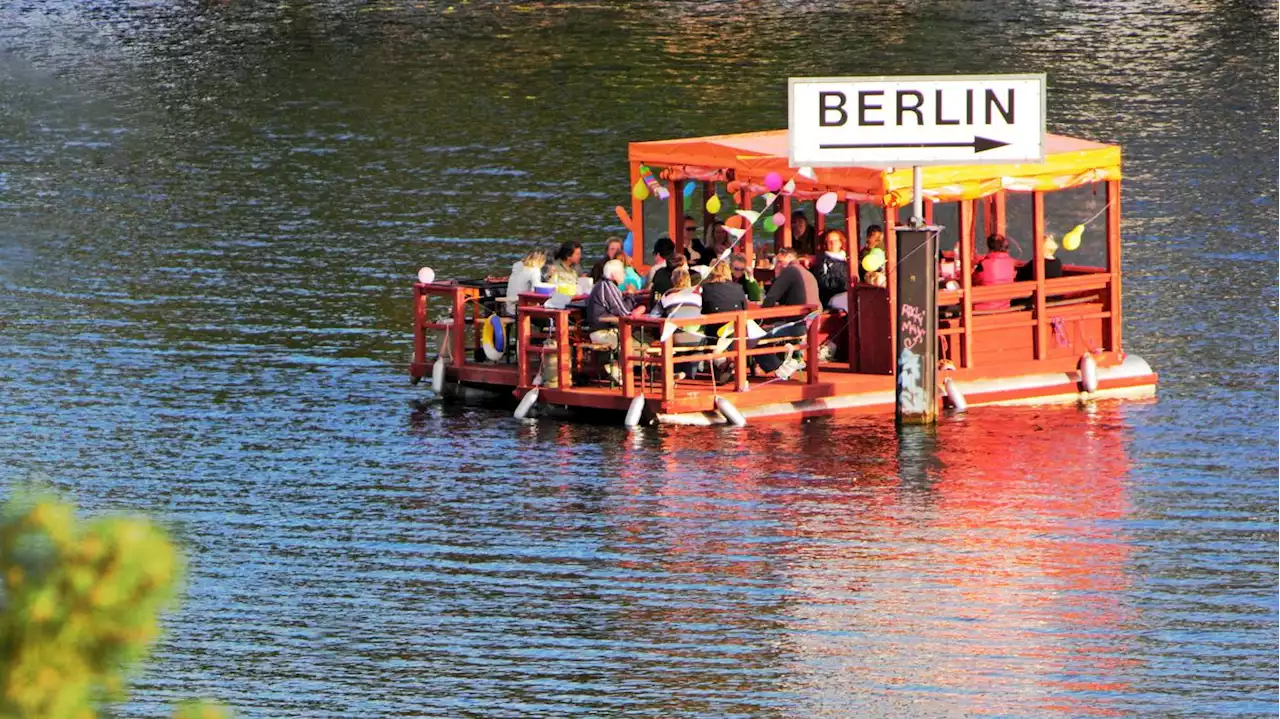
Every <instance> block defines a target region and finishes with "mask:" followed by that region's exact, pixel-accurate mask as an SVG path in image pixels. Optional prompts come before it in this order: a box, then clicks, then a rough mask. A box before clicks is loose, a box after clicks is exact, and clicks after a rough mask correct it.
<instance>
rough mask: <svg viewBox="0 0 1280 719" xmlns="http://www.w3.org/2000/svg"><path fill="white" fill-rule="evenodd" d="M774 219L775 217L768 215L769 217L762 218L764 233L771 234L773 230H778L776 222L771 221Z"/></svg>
mask: <svg viewBox="0 0 1280 719" xmlns="http://www.w3.org/2000/svg"><path fill="white" fill-rule="evenodd" d="M775 217H777V215H769V216H767V217H765V218H764V231H765V232H773V231H774V230H776V229H778V223H777V222H776V221H774V219H773V218H775Z"/></svg>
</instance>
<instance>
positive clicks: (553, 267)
mask: <svg viewBox="0 0 1280 719" xmlns="http://www.w3.org/2000/svg"><path fill="white" fill-rule="evenodd" d="M581 262H582V243H581V242H575V241H574V240H566V241H565V242H563V243H561V244H560V249H558V250H556V254H555V262H552V263H550V264H548V265H547V266H546V267H543V268H542V279H543V281H545V282H549V283H551V284H553V285H555V286H556V288H557V291H564V292H566V294H571V295H572V294H576V293H577V291H578V265H579V263H581ZM570 287H572V289H569V288H570Z"/></svg>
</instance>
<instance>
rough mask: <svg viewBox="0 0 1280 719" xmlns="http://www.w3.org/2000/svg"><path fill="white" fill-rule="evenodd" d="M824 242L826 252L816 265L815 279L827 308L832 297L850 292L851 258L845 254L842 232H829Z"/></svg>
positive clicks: (824, 305)
mask: <svg viewBox="0 0 1280 719" xmlns="http://www.w3.org/2000/svg"><path fill="white" fill-rule="evenodd" d="M822 241H823V244H824V245H825V248H824V249H825V251H824V252H823V253H822V254H821V255H820V256H819V257H818V258H817V260H816V262H815V263H814V264H815V265H816V266H815V267H814V268H813V277H814V279H816V280H817V281H818V297H819V299H821V300H822V306H823V307H826V306H827V305H828V304H829V303H830V302H831V298H832V297H835V296H836V295H839V294H840V293H842V292H848V291H849V258H848V257H846V256H845V254H844V247H845V238H844V233H843V232H841V231H840V230H827V232H826V234H825V235H823V238H822Z"/></svg>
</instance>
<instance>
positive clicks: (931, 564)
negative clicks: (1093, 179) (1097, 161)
mask: <svg viewBox="0 0 1280 719" xmlns="http://www.w3.org/2000/svg"><path fill="white" fill-rule="evenodd" d="M450 8H451V9H450ZM1276 58H1277V12H1276V5H1275V3H1252V2H1242V1H1237V2H1208V1H1206V0H1199V1H1196V2H1164V3H1122V2H1069V1H1065V0H1064V1H1062V2H1052V3H1040V4H1037V5H1032V4H1028V3H1015V2H990V3H965V2H932V3H912V2H900V3H892V4H867V5H858V6H854V7H849V8H844V9H840V8H838V7H836V6H835V5H834V4H831V3H825V2H787V3H762V2H702V3H652V4H644V3H617V4H614V3H596V4H586V3H556V4H550V3H526V4H502V5H494V4H489V3H481V2H470V3H468V2H463V1H462V0H458V1H457V2H455V3H454V5H453V6H447V5H445V4H442V3H436V2H432V3H422V4H420V5H415V4H412V3H406V2H401V1H400V0H385V1H384V2H379V3H369V4H360V3H350V4H347V3H338V2H329V3H316V4H299V3H289V2H286V3H279V4H277V3H265V2H263V3H258V2H236V1H227V2H213V1H209V2H195V1H188V2H142V1H136V2H117V3H92V4H91V3H80V2H71V1H70V0H65V1H62V2H58V1H56V0H17V1H16V2H6V3H3V7H2V8H0V218H2V221H0V403H2V410H0V477H2V478H3V481H4V482H5V484H6V485H11V484H12V483H14V482H17V481H21V480H25V479H33V478H34V479H41V478H44V479H45V480H47V481H51V482H53V483H54V484H55V485H56V486H58V487H60V488H62V489H63V490H64V491H65V492H66V493H67V494H69V495H70V496H72V497H73V498H75V499H76V500H77V501H78V502H79V503H80V504H81V505H82V506H83V507H84V508H86V510H87V511H91V512H100V511H107V510H130V511H132V510H140V511H145V512H148V513H151V514H153V515H158V516H160V517H162V518H164V519H165V521H167V522H169V523H170V524H171V525H172V526H174V527H175V529H176V531H177V532H178V533H179V534H180V536H181V537H182V539H183V541H184V542H185V543H186V545H187V546H188V548H189V551H190V555H191V559H192V576H191V581H190V585H189V590H188V598H187V601H186V603H185V605H184V606H183V608H182V609H181V610H180V611H179V612H177V613H176V614H175V615H173V616H172V617H171V620H170V622H169V634H168V636H167V638H166V639H165V641H164V642H163V645H162V646H161V648H160V650H159V652H158V656H157V657H156V659H155V660H154V661H153V662H152V663H151V664H150V666H149V668H148V671H147V673H146V674H145V676H143V677H142V678H141V679H140V680H139V681H138V683H137V691H136V693H135V694H136V698H135V700H134V702H133V703H131V704H130V705H128V706H127V707H125V708H124V711H123V713H124V715H126V716H160V715H162V714H164V713H165V710H164V705H165V704H166V703H167V702H168V701H170V700H172V699H174V698H177V697H184V696H190V695H193V694H204V695H209V696H213V697H217V698H220V699H222V700H224V701H226V702H228V703H230V704H233V705H235V706H236V707H238V709H239V711H240V713H241V715H242V716H246V717H284V716H293V717H339V716H342V717H346V716H391V715H405V716H485V717H500V716H550V715H567V714H574V715H595V716H616V715H624V714H626V715H636V716H698V717H726V716H753V717H755V716H777V717H815V716H825V717H846V716H1095V715H1096V716H1111V715H1123V716H1131V715H1150V716H1174V715H1176V716H1196V715H1198V716H1253V715H1274V713H1275V711H1276V700H1277V692H1276V678H1277V660H1276V653H1277V552H1276V549H1277V428H1278V426H1280V425H1278V421H1277V409H1276V407H1277V402H1276V400H1277V352H1276V348H1277V281H1276V278H1277V262H1276V256H1277V255H1276V253H1277V193H1276V171H1277V131H1276V117H1277V73H1276ZM1026 71H1044V72H1047V73H1048V76H1049V84H1050V95H1049V118H1050V120H1049V124H1050V129H1051V130H1052V131H1057V132H1064V133H1067V134H1073V135H1079V136H1083V137H1088V138H1092V139H1098V140H1104V141H1110V142H1117V143H1120V144H1122V145H1123V146H1124V150H1125V163H1126V164H1125V172H1126V182H1125V185H1124V224H1123V231H1124V251H1125V269H1126V276H1125V285H1124V289H1125V303H1126V304H1125V308H1126V328H1125V340H1126V348H1127V349H1128V350H1129V351H1130V352H1132V353H1136V354H1140V355H1142V356H1143V357H1144V358H1146V359H1147V360H1148V361H1149V362H1150V363H1151V364H1152V366H1153V367H1155V368H1156V369H1157V371H1159V372H1160V373H1161V380H1162V384H1161V385H1160V390H1159V395H1160V396H1159V399H1158V400H1157V401H1153V402H1145V403H1130V404H1112V403H1100V404H1098V405H1097V406H1095V407H1091V408H1087V409H1077V408H1074V407H1072V408H1053V409H1046V408H1019V409H1013V408H1010V409H980V410H977V411H974V412H971V413H970V414H969V415H967V416H965V417H963V418H959V419H948V420H946V421H945V422H944V423H943V424H942V425H941V426H940V427H939V428H938V429H937V432H936V434H933V435H930V434H923V433H917V434H909V435H907V436H904V437H902V438H899V437H898V436H897V435H896V434H895V433H894V431H893V429H892V426H891V422H890V421H888V420H886V419H884V418H873V419H840V420H830V421H814V422H810V423H807V424H804V425H801V426H788V425H759V426H753V427H750V428H747V429H745V430H742V431H731V430H704V429H688V428H683V429H682V428H675V429H649V430H645V431H641V432H638V433H636V434H634V435H631V436H628V435H626V434H624V433H623V432H622V431H620V430H619V429H615V428H611V427H599V426H588V425H561V424H554V423H542V424H536V425H522V424H519V423H515V422H513V421H512V420H511V419H510V418H509V416H508V415H506V413H502V412H494V411H489V410H483V409H470V408H459V407H452V406H442V405H439V404H428V405H426V406H425V407H423V408H420V409H415V408H414V407H413V406H412V405H411V402H412V401H413V400H415V399H424V398H426V397H427V394H428V393H427V392H426V391H425V390H422V389H421V388H410V387H409V386H408V383H407V380H406V375H405V364H406V362H407V360H408V357H409V351H410V346H409V334H408V332H409V323H410V314H409V309H410V306H409V299H408V298H409V282H410V281H411V277H412V274H413V272H414V271H415V270H416V268H417V267H418V266H420V265H422V264H428V263H430V264H433V265H434V266H436V267H437V269H440V270H442V271H443V272H446V273H450V274H455V275H468V274H470V275H477V274H482V273H484V272H486V271H494V270H497V269H502V268H505V267H508V266H509V264H510V261H511V258H512V256H513V254H514V253H515V252H516V251H517V248H523V247H525V246H527V245H528V244H530V243H534V242H536V243H542V244H547V245H549V244H551V243H552V242H553V241H558V240H561V239H565V238H570V237H576V238H580V239H583V240H584V241H586V242H587V243H588V246H589V249H595V247H596V246H597V245H594V244H592V243H597V244H598V242H599V241H600V240H601V239H602V238H603V237H604V236H605V235H606V234H607V233H610V232H611V231H613V229H614V227H613V226H612V212H611V210H612V207H613V206H614V204H617V203H618V202H620V201H623V200H624V199H625V197H626V192H627V179H626V164H625V146H626V142H627V141H629V140H638V139H654V138H661V137H677V136H683V135H694V134H710V133H716V132H730V131H746V130H753V129H764V128H772V127H781V126H784V125H785V82H786V78H787V76H788V75H840V74H856V75H872V74H929V73H952V72H1026Z"/></svg>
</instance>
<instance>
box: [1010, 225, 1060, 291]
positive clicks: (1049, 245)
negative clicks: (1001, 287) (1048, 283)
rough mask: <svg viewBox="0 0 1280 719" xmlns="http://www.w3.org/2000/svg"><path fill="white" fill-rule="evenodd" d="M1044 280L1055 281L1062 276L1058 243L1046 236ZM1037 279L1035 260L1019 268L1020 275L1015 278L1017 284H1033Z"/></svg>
mask: <svg viewBox="0 0 1280 719" xmlns="http://www.w3.org/2000/svg"><path fill="white" fill-rule="evenodd" d="M1043 246H1044V278H1045V279H1046V280H1051V279H1054V278H1055V277H1061V276H1062V260H1060V259H1058V258H1057V257H1056V255H1057V254H1058V241H1057V240H1055V239H1053V235H1045V236H1044V245H1043ZM1035 278H1036V263H1035V260H1032V261H1031V262H1028V263H1027V264H1025V265H1023V266H1021V267H1019V268H1018V274H1017V276H1016V277H1014V281H1015V282H1032V281H1034V280H1035Z"/></svg>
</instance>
